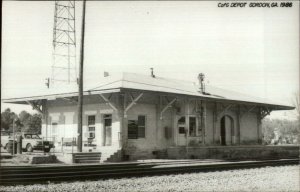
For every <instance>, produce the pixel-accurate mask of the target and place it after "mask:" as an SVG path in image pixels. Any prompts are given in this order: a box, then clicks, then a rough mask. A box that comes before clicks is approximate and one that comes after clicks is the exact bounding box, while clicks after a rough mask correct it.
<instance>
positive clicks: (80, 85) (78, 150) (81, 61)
mask: <svg viewBox="0 0 300 192" xmlns="http://www.w3.org/2000/svg"><path fill="white" fill-rule="evenodd" d="M85 6H86V0H83V7H82V26H81V46H80V65H79V90H78V130H77V131H78V142H77V152H82V103H83V101H82V100H83V61H84V32H85Z"/></svg>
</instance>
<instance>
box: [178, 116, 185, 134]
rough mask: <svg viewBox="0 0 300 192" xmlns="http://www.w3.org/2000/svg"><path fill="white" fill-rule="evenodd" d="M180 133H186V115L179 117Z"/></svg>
mask: <svg viewBox="0 0 300 192" xmlns="http://www.w3.org/2000/svg"><path fill="white" fill-rule="evenodd" d="M178 133H179V134H185V116H182V117H180V118H179V119H178Z"/></svg>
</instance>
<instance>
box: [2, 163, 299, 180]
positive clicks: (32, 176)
mask: <svg viewBox="0 0 300 192" xmlns="http://www.w3.org/2000/svg"><path fill="white" fill-rule="evenodd" d="M295 164H296V165H297V164H299V159H281V160H262V161H233V162H228V161H227V162H222V161H219V162H213V163H207V162H203V161H202V162H201V161H181V162H178V161H177V162H176V161H169V162H152V163H113V164H92V165H86V164H76V165H59V166H53V165H51V166H23V167H22V166H9V167H1V168H0V185H17V184H34V183H47V182H49V181H50V182H62V181H78V180H96V179H109V178H122V177H141V176H148V175H165V174H174V173H187V172H209V171H221V170H232V169H247V168H254V167H265V166H280V165H295Z"/></svg>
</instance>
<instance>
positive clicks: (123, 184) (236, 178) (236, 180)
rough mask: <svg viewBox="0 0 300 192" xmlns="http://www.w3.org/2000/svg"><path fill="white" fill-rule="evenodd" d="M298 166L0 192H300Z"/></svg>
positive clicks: (23, 188)
mask: <svg viewBox="0 0 300 192" xmlns="http://www.w3.org/2000/svg"><path fill="white" fill-rule="evenodd" d="M299 173H300V171H299V166H295V165H293V166H292V165H290V166H280V167H265V168H255V169H244V170H232V171H217V172H207V173H189V174H176V175H175V174H174V175H167V176H151V177H141V178H128V179H127V178H124V179H109V180H99V181H80V182H72V183H59V184H52V183H51V184H47V185H28V186H10V187H0V191H21V192H26V191H38V192H40V191H55V192H60V191H64V192H65V191H130V192H131V191H239V192H240V191H263V192H265V191H270V192H271V191H272V192H275V191H288V192H292V191H300V184H299V182H300V178H299V177H300V176H299Z"/></svg>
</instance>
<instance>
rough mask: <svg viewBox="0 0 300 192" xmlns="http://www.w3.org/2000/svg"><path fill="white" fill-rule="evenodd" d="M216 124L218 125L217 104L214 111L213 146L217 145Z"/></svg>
mask: <svg viewBox="0 0 300 192" xmlns="http://www.w3.org/2000/svg"><path fill="white" fill-rule="evenodd" d="M216 124H217V103H216V102H215V104H214V109H213V144H216V140H215V134H216Z"/></svg>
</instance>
